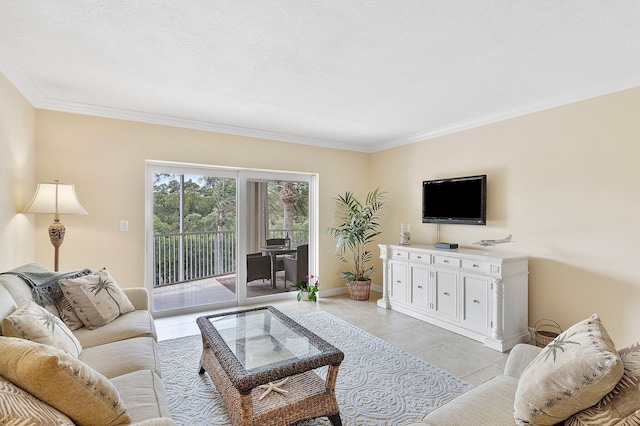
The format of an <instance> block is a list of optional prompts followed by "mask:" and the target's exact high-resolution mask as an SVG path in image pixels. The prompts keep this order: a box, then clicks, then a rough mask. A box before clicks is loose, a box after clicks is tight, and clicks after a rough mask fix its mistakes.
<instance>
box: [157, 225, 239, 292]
mask: <svg viewBox="0 0 640 426" xmlns="http://www.w3.org/2000/svg"><path fill="white" fill-rule="evenodd" d="M154 250H155V267H154V277H153V283H154V285H155V286H162V285H167V284H176V283H180V282H184V281H192V280H196V279H202V278H209V277H214V276H216V275H225V274H231V273H234V272H235V271H236V263H235V259H236V256H235V254H236V233H235V232H234V231H222V232H187V233H184V234H180V233H174V234H155V235H154Z"/></svg>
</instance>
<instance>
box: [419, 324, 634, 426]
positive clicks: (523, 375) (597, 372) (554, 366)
mask: <svg viewBox="0 0 640 426" xmlns="http://www.w3.org/2000/svg"><path fill="white" fill-rule="evenodd" d="M436 425H437V426H459V425H468V426H473V425H478V426H485V425H491V426H502V425H504V426H513V425H540V426H542V425H564V426H602V425H640V342H635V343H632V344H631V345H629V346H627V347H624V348H622V349H616V346H615V344H614V342H613V340H612V339H611V337H610V336H609V335H608V333H607V331H606V329H605V327H604V325H603V324H602V321H601V320H600V318H599V317H598V315H596V314H594V315H592V316H591V317H590V318H587V319H585V320H583V321H581V322H579V323H577V324H575V325H573V326H572V327H570V328H569V329H567V330H566V331H565V332H563V333H561V334H560V335H559V336H558V337H557V338H556V339H555V340H554V341H553V342H551V343H550V344H549V345H547V346H546V347H545V348H544V349H542V348H539V347H537V346H533V345H528V344H519V345H516V346H515V347H514V348H513V349H512V350H511V352H510V354H509V357H508V358H507V363H506V365H505V369H504V374H502V375H499V376H496V377H494V378H493V379H491V380H489V381H487V382H485V383H483V384H481V385H479V386H477V387H475V388H473V389H471V390H469V391H468V392H465V393H463V394H462V395H460V396H458V397H456V398H454V399H453V400H451V401H449V402H448V403H446V404H444V405H442V406H440V407H439V408H437V409H435V410H434V411H432V412H430V413H428V414H426V415H425V416H424V417H423V418H422V419H421V422H419V423H413V424H411V425H409V426H436Z"/></svg>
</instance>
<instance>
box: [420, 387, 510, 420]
mask: <svg viewBox="0 0 640 426" xmlns="http://www.w3.org/2000/svg"><path fill="white" fill-rule="evenodd" d="M517 387H518V380H517V379H515V378H513V377H510V376H496V377H494V378H493V379H491V380H489V381H487V382H485V383H483V384H482V385H481V386H478V387H475V388H473V389H471V390H469V391H467V392H465V393H463V394H462V395H460V396H458V397H457V398H454V399H452V400H451V401H449V402H447V403H446V404H444V405H443V406H441V407H439V408H437V409H436V410H434V411H432V412H431V413H429V414H427V415H426V416H425V417H424V418H423V419H422V422H423V423H424V424H426V425H433V426H436V425H438V426H460V425H469V424H476V425H491V426H501V425H505V426H506V425H508V426H512V425H513V424H514V422H513V397H514V395H515V393H516V388H517ZM487 407H491V409H490V410H488V409H487ZM470 419H473V423H470Z"/></svg>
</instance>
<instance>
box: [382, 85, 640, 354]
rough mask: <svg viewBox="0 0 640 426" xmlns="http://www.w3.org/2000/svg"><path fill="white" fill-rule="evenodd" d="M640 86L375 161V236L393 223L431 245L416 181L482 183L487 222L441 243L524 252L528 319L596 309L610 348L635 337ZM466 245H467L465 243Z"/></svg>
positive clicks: (455, 230) (389, 234)
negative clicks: (468, 178) (473, 178)
mask: <svg viewBox="0 0 640 426" xmlns="http://www.w3.org/2000/svg"><path fill="white" fill-rule="evenodd" d="M638 117H640V88H635V89H632V90H626V91H623V92H619V93H615V94H611V95H608V96H602V97H598V98H594V99H591V100H587V101H583V102H579V103H574V104H571V105H567V106H563V107H559V108H554V109H551V110H547V111H544V112H540V113H536V114H531V115H527V116H524V117H520V118H515V119H511V120H506V121H502V122H499V123H495V124H491V125H487V126H483V127H480V128H476V129H472V130H468V131H464V132H460V133H456V134H452V135H448V136H444V137H439V138H436V139H431V140H428V141H425V142H421V143H416V144H412V145H407V146H404V147H399V148H395V149H390V150H386V151H383V152H378V153H375V154H373V155H372V156H371V169H372V179H371V184H372V186H374V185H380V186H382V187H384V188H385V189H387V190H388V191H389V192H390V195H391V203H392V206H393V208H392V209H391V210H390V211H389V214H388V215H387V220H386V221H385V227H384V237H385V240H386V241H388V242H390V243H397V242H398V233H399V223H400V222H401V221H402V220H406V221H409V222H410V223H411V224H412V240H413V242H416V243H417V242H422V243H433V242H435V240H436V226H435V225H433V224H422V223H421V220H420V208H421V207H420V206H421V204H420V203H421V193H420V191H421V182H422V181H423V180H427V179H434V178H443V177H453V176H465V175H473V174H485V173H486V174H487V175H488V209H487V210H488V223H487V226H464V225H447V226H442V228H441V240H443V241H448V242H456V243H459V244H461V245H462V246H472V243H473V242H474V241H477V240H479V239H481V238H485V239H486V238H503V237H505V236H506V235H507V234H511V233H512V234H513V235H514V240H515V242H514V243H511V244H505V245H502V246H496V247H489V248H488V250H496V251H515V252H519V253H524V254H527V255H529V256H530V257H531V258H530V264H529V269H530V279H529V323H530V325H531V326H533V325H534V324H535V322H536V321H537V320H539V319H542V318H550V319H554V320H556V321H558V322H559V323H560V324H561V326H563V327H565V328H566V327H568V326H570V325H571V324H573V323H575V322H577V321H579V320H581V319H583V318H586V317H587V316H589V315H590V314H591V313H594V312H597V313H598V314H599V315H600V316H601V317H602V318H603V321H604V323H605V325H606V327H607V328H608V329H609V331H610V333H611V335H612V337H613V339H614V341H615V342H616V343H617V344H618V345H619V346H621V345H624V344H628V343H631V342H632V341H636V340H638V339H639V338H640V335H639V334H638V326H639V325H640V309H638V306H639V305H640V272H639V271H640V269H638V264H639V262H640V249H639V248H638V247H639V246H638V245H639V244H640V225H638V219H640V167H639V165H638V161H639V159H640V119H639V118H638ZM473 247H477V246H473Z"/></svg>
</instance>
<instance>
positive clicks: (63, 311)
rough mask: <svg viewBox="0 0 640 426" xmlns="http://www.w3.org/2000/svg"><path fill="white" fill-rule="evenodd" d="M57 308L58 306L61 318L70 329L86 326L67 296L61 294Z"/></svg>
mask: <svg viewBox="0 0 640 426" xmlns="http://www.w3.org/2000/svg"><path fill="white" fill-rule="evenodd" d="M56 308H58V313H59V314H60V319H61V320H62V321H64V323H65V324H67V327H69V329H70V330H77V329H79V328H82V327H84V323H83V322H82V320H81V319H80V318H78V315H77V314H76V311H74V310H73V308H72V307H71V303H69V301H68V300H67V298H66V297H64V296H61V297H60V298H59V299H58V300H57V301H56Z"/></svg>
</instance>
